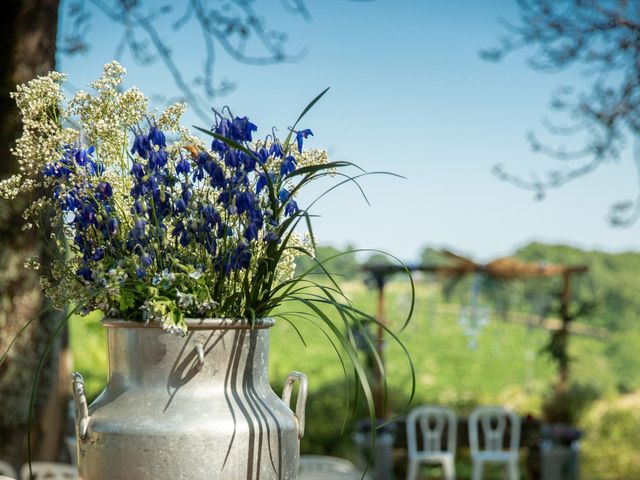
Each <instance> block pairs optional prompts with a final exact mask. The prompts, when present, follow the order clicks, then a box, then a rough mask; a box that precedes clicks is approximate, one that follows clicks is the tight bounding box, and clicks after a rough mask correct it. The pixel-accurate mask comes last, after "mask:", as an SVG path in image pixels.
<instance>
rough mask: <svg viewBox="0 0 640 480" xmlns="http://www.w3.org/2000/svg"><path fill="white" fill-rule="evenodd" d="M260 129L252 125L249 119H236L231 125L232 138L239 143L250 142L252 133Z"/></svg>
mask: <svg viewBox="0 0 640 480" xmlns="http://www.w3.org/2000/svg"><path fill="white" fill-rule="evenodd" d="M256 130H258V127H257V126H256V125H254V124H253V123H251V122H250V121H249V119H248V118H247V117H236V118H234V119H233V123H232V124H231V138H232V139H234V140H235V141H237V142H250V141H251V133H252V132H255V131H256Z"/></svg>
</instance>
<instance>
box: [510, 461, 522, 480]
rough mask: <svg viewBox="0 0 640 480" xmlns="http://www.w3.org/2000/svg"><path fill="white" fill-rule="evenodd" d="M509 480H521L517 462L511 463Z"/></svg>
mask: <svg viewBox="0 0 640 480" xmlns="http://www.w3.org/2000/svg"><path fill="white" fill-rule="evenodd" d="M509 480H520V469H519V468H518V461H517V460H513V461H511V462H509Z"/></svg>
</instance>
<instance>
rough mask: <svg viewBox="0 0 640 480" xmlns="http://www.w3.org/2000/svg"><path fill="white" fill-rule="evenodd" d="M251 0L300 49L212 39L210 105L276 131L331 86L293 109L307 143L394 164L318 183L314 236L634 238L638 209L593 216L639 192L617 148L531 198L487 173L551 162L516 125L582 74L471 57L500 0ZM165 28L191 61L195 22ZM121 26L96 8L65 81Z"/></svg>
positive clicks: (585, 241) (492, 36)
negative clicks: (321, 186)
mask: <svg viewBox="0 0 640 480" xmlns="http://www.w3.org/2000/svg"><path fill="white" fill-rule="evenodd" d="M148 3H149V4H150V2H148ZM173 3H174V4H176V5H177V4H180V3H182V2H173ZM256 3H257V5H256V9H257V10H259V11H261V12H268V13H266V14H265V15H266V18H267V20H268V21H269V23H270V24H271V25H272V26H274V27H277V28H278V29H283V30H286V31H287V32H288V34H289V39H290V40H289V44H290V45H291V48H290V50H291V51H292V52H295V51H297V50H298V49H301V48H305V49H306V52H307V53H306V55H305V57H304V58H303V60H302V61H300V62H297V63H292V64H279V65H274V66H266V67H256V66H249V65H240V64H238V63H237V62H235V61H234V60H232V59H230V58H228V57H227V56H225V55H223V54H222V53H220V56H219V57H218V58H219V60H218V62H217V63H216V75H217V76H218V77H219V78H221V77H226V78H229V79H230V80H233V81H235V82H236V84H237V88H236V90H235V91H234V92H233V93H232V94H230V95H227V96H225V97H221V98H219V99H218V101H217V102H216V106H217V107H218V108H219V107H221V106H223V105H225V104H226V105H229V106H230V107H231V109H232V110H233V112H234V113H236V114H240V115H245V114H246V115H248V116H249V117H250V118H252V119H253V120H254V122H255V123H256V124H258V125H259V127H260V130H259V133H263V134H266V133H267V132H268V131H269V130H270V128H271V126H274V125H275V126H277V127H278V128H279V129H280V131H284V130H285V129H286V127H287V126H288V125H291V124H292V122H293V121H294V120H295V118H296V117H297V115H298V113H299V111H300V110H301V109H302V108H303V107H304V106H305V105H306V103H307V102H308V101H309V100H310V99H312V98H313V97H314V96H315V95H316V94H317V93H319V92H320V91H322V90H323V89H324V88H325V87H327V86H330V87H331V89H330V91H329V93H328V94H327V95H326V96H325V97H324V98H323V100H322V101H321V102H320V103H319V104H318V105H317V106H316V107H315V108H314V109H313V110H312V111H311V112H310V113H309V114H308V116H307V117H306V119H305V121H304V122H303V125H302V127H308V128H311V129H312V130H313V131H314V133H315V136H314V137H313V139H312V141H311V142H310V143H309V145H313V146H317V147H321V148H327V149H328V150H329V151H330V153H331V155H332V157H333V158H334V159H336V160H350V161H353V162H355V163H357V164H359V165H360V166H361V167H363V168H364V169H366V170H370V171H376V170H389V171H393V172H396V173H398V174H401V175H403V176H405V177H406V180H401V179H396V178H392V177H371V178H368V179H365V180H363V182H362V183H363V186H364V188H365V190H366V192H367V195H368V197H369V201H370V203H371V205H370V206H368V205H367V204H366V203H365V202H363V201H362V200H361V197H360V196H359V194H358V192H357V191H356V190H355V189H354V188H350V187H345V188H343V189H342V190H340V191H338V192H334V194H332V195H330V196H328V197H326V198H325V199H323V200H322V201H321V202H320V203H319V204H318V205H317V208H316V209H315V213H316V214H318V215H319V218H317V219H316V221H315V232H316V235H317V237H318V238H319V241H320V242H322V243H329V244H334V245H338V246H344V245H346V244H347V243H351V244H355V245H357V246H358V247H367V248H378V249H383V250H386V251H389V252H391V253H393V254H395V255H397V256H399V257H401V258H403V259H405V260H413V259H416V258H417V256H418V252H419V251H420V249H421V248H422V247H423V246H424V245H425V244H430V245H433V246H447V247H449V248H452V249H455V250H457V251H460V252H463V253H466V254H469V255H473V256H475V257H476V258H478V259H480V260H489V259H491V258H492V257H495V256H498V255H503V254H507V253H509V252H511V251H513V250H514V249H515V248H517V247H518V246H520V245H523V244H525V243H526V242H528V241H531V240H534V239H535V240H542V241H548V242H564V243H570V244H574V245H577V246H580V247H584V248H601V249H606V250H610V251H619V250H629V249H633V250H638V249H640V235H639V233H640V225H634V226H632V227H630V228H627V229H612V228H611V227H609V226H608V225H607V223H606V221H605V217H606V213H607V211H608V207H609V205H611V204H612V203H613V202H616V201H619V200H623V199H628V198H634V197H635V196H636V195H637V188H638V181H637V174H636V173H635V170H634V168H633V166H632V162H631V155H630V152H624V154H623V157H622V158H621V160H620V162H617V163H615V164H611V165H606V166H605V167H604V168H603V169H601V170H600V171H599V172H598V173H597V174H596V175H592V176H590V177H586V178H583V179H581V180H578V181H577V182H574V183H573V184H570V185H568V186H566V187H564V188H562V189H561V190H557V191H552V192H550V193H549V195H548V196H547V198H546V199H545V200H544V201H542V202H537V201H534V199H533V195H532V194H531V193H530V192H526V191H523V190H519V189H517V188H515V187H513V186H510V185H508V184H505V183H503V182H501V181H499V180H498V179H497V178H496V177H495V176H493V175H492V173H491V169H492V167H493V166H494V165H495V164H496V163H502V164H504V165H505V166H506V167H507V168H508V169H509V170H511V171H512V172H514V173H521V174H525V175H526V174H528V173H530V172H533V171H536V170H538V171H544V170H545V169H548V168H549V167H550V166H551V165H552V162H549V161H547V160H546V159H545V158H544V157H542V156H541V155H537V154H534V153H532V152H531V149H530V147H529V144H528V142H527V139H526V133H527V131H529V130H531V129H533V130H535V131H541V125H540V121H541V120H542V118H543V117H545V116H547V115H548V114H549V112H548V109H547V106H548V101H549V96H550V93H551V92H552V91H553V89H554V88H555V87H557V86H558V85H559V84H560V83H562V82H566V83H573V84H577V85H579V84H581V83H582V82H583V80H582V79H581V77H580V72H579V71H567V72H562V73H559V74H555V75H551V74H540V73H537V72H534V71H532V70H530V69H529V68H527V66H526V63H525V58H526V56H525V54H522V53H518V54H514V55H512V56H510V57H508V58H506V59H505V60H503V61H502V62H500V63H498V64H494V63H488V62H485V61H483V60H481V59H480V58H479V56H478V51H479V49H480V48H482V47H488V46H492V45H494V44H495V41H496V39H497V37H498V35H499V34H500V33H501V30H500V27H499V25H498V23H497V18H498V17H499V16H503V17H506V18H511V19H515V18H516V13H517V11H516V8H515V4H514V2H513V1H509V0H499V1H498V0H496V1H484V2H475V1H472V0H466V1H459V2H448V1H444V0H443V1H426V0H377V1H372V2H349V1H345V0H323V1H322V2H312V1H308V2H307V3H308V6H309V10H310V12H311V15H312V20H311V21H310V22H305V21H303V20H302V19H300V18H299V17H292V16H290V15H288V14H286V13H285V11H284V10H283V8H282V6H281V3H280V1H279V0H258V1H257V2H256ZM64 5H65V2H63V8H64ZM63 11H64V10H63ZM61 21H62V22H64V21H65V16H64V15H63V16H62V19H61ZM166 33H167V36H168V38H170V39H171V45H172V47H173V52H174V55H175V57H176V60H177V62H178V63H179V65H180V67H181V69H182V71H184V72H185V74H187V75H189V74H190V72H194V71H198V69H199V68H200V66H201V64H202V59H203V47H202V43H201V42H200V37H199V36H198V34H199V32H198V31H196V30H193V29H192V30H191V32H188V31H185V32H183V33H181V34H177V35H176V34H173V33H171V32H169V30H168V29H167V31H166ZM119 34H120V33H119V30H118V28H117V27H116V26H115V25H113V24H111V23H109V22H107V21H106V19H105V18H104V17H103V16H101V15H100V14H99V13H98V12H94V13H93V29H92V30H91V31H90V33H89V34H88V38H87V40H88V42H89V43H90V44H91V50H90V51H89V52H88V54H86V55H84V56H81V57H65V56H62V57H60V58H59V59H58V68H59V70H61V71H64V72H66V73H68V74H69V75H70V80H71V82H72V83H73V84H74V85H75V86H83V85H85V84H86V83H87V82H89V81H91V80H92V79H94V78H96V77H97V76H98V75H99V73H100V70H101V68H102V65H103V64H104V63H106V62H108V61H110V60H111V59H112V58H113V56H114V51H115V44H116V42H117V41H118V38H119ZM121 61H122V63H123V64H124V65H125V66H126V67H127V69H128V70H129V72H130V75H129V79H128V84H129V85H137V86H138V87H140V88H141V89H143V91H145V92H146V93H163V94H165V95H166V96H168V97H171V96H173V95H176V94H177V89H176V87H175V86H174V84H173V82H172V81H171V79H170V77H169V76H168V75H167V73H166V72H165V71H164V70H163V69H162V67H161V66H154V67H151V68H144V67H141V66H138V65H136V64H135V63H134V62H133V60H132V59H131V57H130V55H129V54H126V53H125V55H123V57H122V58H121ZM188 120H189V121H190V122H193V123H198V124H201V122H200V121H199V120H197V119H196V118H195V117H189V119H188ZM301 200H302V202H301V203H304V200H305V198H302V199H301Z"/></svg>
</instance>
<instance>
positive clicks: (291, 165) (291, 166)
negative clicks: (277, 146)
mask: <svg viewBox="0 0 640 480" xmlns="http://www.w3.org/2000/svg"><path fill="white" fill-rule="evenodd" d="M295 169H296V159H295V158H294V157H293V155H289V156H288V157H286V158H285V159H284V160H283V161H282V165H281V166H280V175H281V176H283V177H286V176H287V175H289V174H290V173H291V172H293V171H294V170H295Z"/></svg>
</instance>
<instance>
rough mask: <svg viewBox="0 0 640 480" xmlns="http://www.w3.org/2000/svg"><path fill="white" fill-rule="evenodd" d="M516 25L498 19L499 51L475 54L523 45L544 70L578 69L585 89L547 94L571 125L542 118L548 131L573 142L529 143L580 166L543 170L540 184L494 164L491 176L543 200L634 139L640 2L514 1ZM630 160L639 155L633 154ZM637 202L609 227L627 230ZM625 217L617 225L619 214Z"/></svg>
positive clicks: (639, 110)
mask: <svg viewBox="0 0 640 480" xmlns="http://www.w3.org/2000/svg"><path fill="white" fill-rule="evenodd" d="M517 3H518V5H519V11H520V20H519V22H518V23H517V24H513V23H510V22H507V21H504V20H501V24H502V26H503V28H504V30H505V31H506V32H507V35H505V36H502V37H501V38H499V40H498V46H497V47H494V48H491V49H487V50H484V51H482V52H481V56H482V57H483V58H485V59H487V60H494V61H498V60H501V59H502V58H504V57H505V56H506V55H508V54H509V53H511V52H513V51H515V50H519V49H523V48H529V49H533V54H532V55H531V56H530V57H529V59H528V63H529V65H530V66H531V67H532V68H533V69H535V70H540V71H546V72H557V71H560V70H563V69H567V68H571V67H578V68H581V72H582V74H583V76H584V77H585V78H586V79H589V80H591V84H590V88H587V89H584V90H582V91H575V90H574V89H572V88H567V87H565V88H564V89H562V90H561V91H560V92H559V93H558V94H556V95H554V96H553V97H552V102H551V108H552V110H554V111H556V112H558V113H559V114H561V115H563V116H564V117H565V118H567V119H568V120H569V122H568V123H567V125H566V126H559V125H557V124H555V123H553V122H551V121H544V122H543V126H544V127H545V131H546V132H547V134H549V135H552V136H558V135H560V136H562V137H564V138H565V141H571V142H572V143H573V144H574V145H575V144H576V143H577V144H579V145H580V146H578V147H575V146H574V147H570V146H567V145H565V144H564V143H562V144H560V145H558V146H550V145H549V143H548V141H542V140H540V139H539V137H538V136H537V135H534V134H530V135H529V140H530V143H531V146H532V148H533V149H534V150H535V151H538V152H541V153H543V154H545V155H547V156H549V157H551V158H553V159H556V160H560V161H571V162H574V163H580V164H579V165H575V166H573V167H571V168H568V169H562V170H553V171H551V172H547V174H546V175H545V177H544V178H543V179H542V180H540V179H538V178H537V176H536V177H532V178H531V179H530V180H525V179H522V178H521V177H519V176H517V175H513V174H510V173H508V172H506V170H505V169H504V167H502V166H497V167H496V168H495V169H494V173H495V174H496V175H497V176H498V177H499V178H501V179H502V180H505V181H507V182H510V183H512V184H514V185H516V186H518V187H520V188H525V189H528V190H532V191H535V192H536V196H537V197H538V198H542V197H544V194H545V192H546V191H547V190H549V189H553V188H558V187H561V186H562V185H565V184H566V183H568V182H571V181H573V180H575V179H578V178H580V177H582V176H584V175H586V174H589V173H591V172H593V171H595V170H596V169H598V167H600V166H601V165H603V164H605V163H607V162H608V161H610V160H613V159H617V158H619V156H620V153H621V151H622V150H623V148H624V147H625V141H626V139H627V138H628V137H631V138H634V139H638V138H639V137H640V5H639V2H638V1H637V0H517ZM635 157H636V160H637V158H638V154H637V153H636V155H635ZM639 200H640V197H639V199H636V200H633V201H626V202H621V203H620V204H616V205H615V206H614V207H613V208H612V212H614V211H615V212H617V214H613V213H612V214H611V215H610V217H609V218H610V220H611V221H612V224H613V225H616V226H621V225H629V224H631V223H633V222H634V221H635V220H636V219H637V218H638V217H639V216H640V213H639V212H640V204H639V203H638V201H639ZM620 212H625V215H623V216H624V218H627V219H629V221H621V220H620V218H622V217H621V216H620V215H619V214H620Z"/></svg>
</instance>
